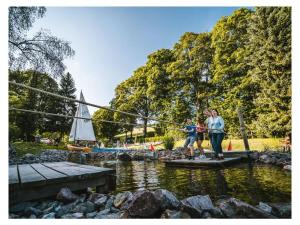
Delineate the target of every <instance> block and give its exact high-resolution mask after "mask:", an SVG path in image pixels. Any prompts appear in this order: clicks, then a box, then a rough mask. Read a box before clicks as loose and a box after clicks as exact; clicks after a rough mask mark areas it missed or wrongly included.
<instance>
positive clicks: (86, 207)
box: [72, 201, 95, 213]
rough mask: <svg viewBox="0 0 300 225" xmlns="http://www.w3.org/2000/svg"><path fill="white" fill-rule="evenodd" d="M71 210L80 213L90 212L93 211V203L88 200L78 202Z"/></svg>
mask: <svg viewBox="0 0 300 225" xmlns="http://www.w3.org/2000/svg"><path fill="white" fill-rule="evenodd" d="M72 211H73V212H82V213H90V212H93V211H95V205H94V203H92V202H90V201H86V202H83V203H79V204H78V205H76V206H75V208H74V209H73V210H72Z"/></svg>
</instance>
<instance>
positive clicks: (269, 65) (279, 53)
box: [248, 7, 292, 136]
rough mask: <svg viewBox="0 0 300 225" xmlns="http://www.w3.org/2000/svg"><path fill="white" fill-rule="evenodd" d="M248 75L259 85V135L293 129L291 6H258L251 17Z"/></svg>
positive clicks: (257, 122) (279, 134) (274, 133)
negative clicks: (249, 68)
mask: <svg viewBox="0 0 300 225" xmlns="http://www.w3.org/2000/svg"><path fill="white" fill-rule="evenodd" d="M248 31H249V35H250V43H249V45H250V51H251V54H250V56H249V65H250V66H251V70H250V71H249V74H250V75H251V77H252V78H253V80H254V81H255V82H256V83H257V84H259V93H258V97H257V99H255V107H256V113H257V115H258V118H257V120H255V121H254V122H253V127H255V128H256V129H257V132H258V134H259V135H264V136H271V135H272V136H283V135H284V134H285V133H286V132H290V131H291V126H292V125H291V8H290V7H258V8H256V10H255V13H254V14H253V15H252V17H251V21H250V27H249V29H248Z"/></svg>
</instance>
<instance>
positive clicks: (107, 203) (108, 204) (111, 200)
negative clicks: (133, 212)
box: [105, 196, 115, 210]
mask: <svg viewBox="0 0 300 225" xmlns="http://www.w3.org/2000/svg"><path fill="white" fill-rule="evenodd" d="M114 199H115V198H114V196H111V197H110V198H109V199H108V200H107V202H106V204H105V209H109V210H110V208H111V207H112V206H113V204H114Z"/></svg>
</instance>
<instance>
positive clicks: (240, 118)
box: [237, 108, 250, 151]
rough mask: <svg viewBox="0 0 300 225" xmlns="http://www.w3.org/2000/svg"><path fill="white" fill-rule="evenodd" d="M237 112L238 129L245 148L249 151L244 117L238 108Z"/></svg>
mask: <svg viewBox="0 0 300 225" xmlns="http://www.w3.org/2000/svg"><path fill="white" fill-rule="evenodd" d="M237 114H238V117H239V121H240V130H241V134H242V137H243V141H244V146H245V150H246V151H249V150H250V147H249V143H248V138H247V134H246V128H245V123H244V118H243V114H242V111H241V109H240V108H238V109H237Z"/></svg>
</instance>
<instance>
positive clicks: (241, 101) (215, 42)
mask: <svg viewBox="0 0 300 225" xmlns="http://www.w3.org/2000/svg"><path fill="white" fill-rule="evenodd" d="M252 13H253V12H252V11H251V10H249V9H246V8H241V9H239V10H236V11H234V13H233V14H232V15H230V16H226V17H222V18H221V19H220V20H219V21H218V22H217V24H216V25H215V27H214V28H213V30H212V47H213V50H214V54H213V65H212V73H213V79H212V83H213V85H214V89H215V91H214V92H213V98H212V101H211V105H210V106H211V107H212V108H216V109H218V110H219V111H220V112H221V115H222V116H223V117H224V119H225V121H226V127H227V129H228V130H229V133H231V134H238V131H239V125H238V124H239V121H238V117H237V113H236V110H237V108H238V107H242V108H243V109H244V111H243V112H244V118H245V122H246V124H250V123H251V122H252V120H253V119H254V118H255V112H254V111H253V109H254V99H255V97H256V94H257V85H256V84H255V83H254V82H253V81H252V78H251V74H249V73H248V70H249V65H248V64H247V56H248V55H249V51H248V43H249V34H248V32H247V29H248V28H249V24H250V23H249V21H250V18H251V15H252Z"/></svg>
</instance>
